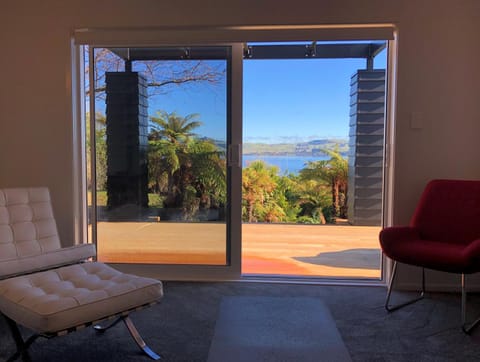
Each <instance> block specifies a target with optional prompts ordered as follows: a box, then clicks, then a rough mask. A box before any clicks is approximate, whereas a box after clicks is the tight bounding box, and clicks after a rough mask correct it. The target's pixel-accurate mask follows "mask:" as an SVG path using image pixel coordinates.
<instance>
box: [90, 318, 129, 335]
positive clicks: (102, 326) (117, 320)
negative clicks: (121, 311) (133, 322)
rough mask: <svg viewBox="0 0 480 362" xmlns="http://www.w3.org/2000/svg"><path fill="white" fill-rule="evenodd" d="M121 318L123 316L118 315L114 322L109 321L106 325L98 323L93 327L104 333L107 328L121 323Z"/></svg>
mask: <svg viewBox="0 0 480 362" xmlns="http://www.w3.org/2000/svg"><path fill="white" fill-rule="evenodd" d="M121 320H122V317H118V318H117V319H115V320H114V321H113V322H110V323H107V324H105V325H101V324H96V325H94V326H93V328H94V329H95V330H96V331H97V332H100V333H103V332H105V331H106V330H107V329H110V328H112V327H113V326H115V325H117V323H119V322H120V321H121Z"/></svg>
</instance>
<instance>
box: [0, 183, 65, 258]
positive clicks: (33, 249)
mask: <svg viewBox="0 0 480 362" xmlns="http://www.w3.org/2000/svg"><path fill="white" fill-rule="evenodd" d="M60 247H61V246H60V240H59V238H58V234H57V225H56V224H55V219H54V217H53V211H52V206H51V202H50V193H49V192H48V189H47V188H45V187H39V188H17V189H3V190H0V261H1V260H5V259H12V258H18V257H26V256H32V255H38V254H41V253H45V252H48V251H52V250H56V249H59V248H60Z"/></svg>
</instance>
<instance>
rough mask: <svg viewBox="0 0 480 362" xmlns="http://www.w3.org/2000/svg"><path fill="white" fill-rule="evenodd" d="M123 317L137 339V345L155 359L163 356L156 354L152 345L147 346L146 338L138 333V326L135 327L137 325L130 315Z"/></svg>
mask: <svg viewBox="0 0 480 362" xmlns="http://www.w3.org/2000/svg"><path fill="white" fill-rule="evenodd" d="M121 319H122V320H123V322H124V323H125V325H126V326H127V328H128V331H129V332H130V334H131V335H132V337H133V339H134V340H135V342H136V343H137V345H138V346H139V347H140V349H141V350H142V352H143V353H145V354H146V355H147V356H149V357H150V358H151V359H153V360H159V359H160V358H161V357H160V356H159V355H158V354H156V353H155V352H154V351H152V350H151V349H150V347H148V346H147V344H146V343H145V342H144V340H143V339H142V337H141V336H140V333H138V331H137V328H135V325H134V324H133V322H132V320H131V319H130V317H129V316H128V315H127V316H124V317H121Z"/></svg>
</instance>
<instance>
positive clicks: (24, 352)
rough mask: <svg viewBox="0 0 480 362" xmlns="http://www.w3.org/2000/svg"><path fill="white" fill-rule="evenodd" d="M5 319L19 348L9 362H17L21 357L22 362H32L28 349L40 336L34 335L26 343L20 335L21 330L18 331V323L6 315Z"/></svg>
mask: <svg viewBox="0 0 480 362" xmlns="http://www.w3.org/2000/svg"><path fill="white" fill-rule="evenodd" d="M4 318H5V320H6V321H7V324H8V327H9V329H10V332H11V333H12V336H13V339H14V341H15V345H16V347H17V351H16V352H15V353H14V354H12V355H11V356H10V357H9V358H8V359H7V362H11V361H15V360H16V359H18V358H19V357H21V358H22V361H24V362H30V361H31V359H30V355H29V353H28V348H29V347H30V345H31V344H32V343H33V342H34V341H35V340H36V339H37V338H38V337H40V335H39V334H34V335H32V336H30V337H29V338H28V339H27V340H26V341H25V340H24V339H23V337H22V334H21V333H20V330H19V329H18V326H17V323H15V321H13V320H12V319H10V318H8V317H7V316H6V315H4Z"/></svg>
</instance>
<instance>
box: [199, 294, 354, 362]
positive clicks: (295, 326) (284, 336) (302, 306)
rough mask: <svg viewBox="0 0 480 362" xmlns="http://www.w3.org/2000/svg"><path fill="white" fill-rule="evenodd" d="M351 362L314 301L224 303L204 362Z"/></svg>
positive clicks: (251, 299)
mask: <svg viewBox="0 0 480 362" xmlns="http://www.w3.org/2000/svg"><path fill="white" fill-rule="evenodd" d="M225 361H229V362H240V361H242V362H243V361H245V362H247V361H248V362H256V361H262V362H282V361H289V362H290V361H299V362H300V361H302V362H308V361H315V362H320V361H326V362H337V361H342V362H344V361H351V358H350V355H349V353H348V350H347V348H346V347H345V345H344V343H343V341H342V338H341V336H340V333H339V332H338V330H337V327H336V324H335V321H334V320H333V318H332V316H331V314H330V311H329V310H328V308H327V307H326V306H325V305H324V304H323V303H322V301H321V300H319V299H316V298H294V297H225V298H223V299H222V302H221V305H220V310H219V314H218V318H217V322H216V326H215V333H214V337H213V340H212V343H211V345H210V352H209V356H208V362H225Z"/></svg>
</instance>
